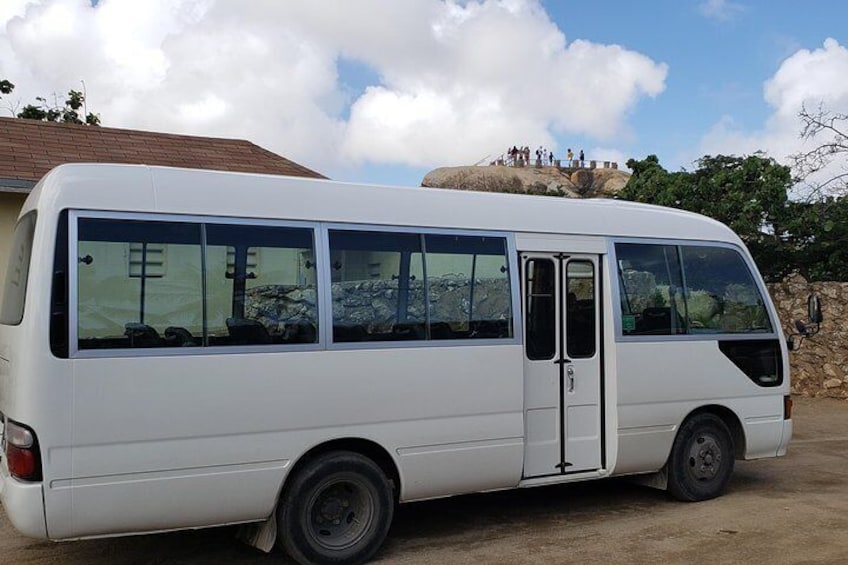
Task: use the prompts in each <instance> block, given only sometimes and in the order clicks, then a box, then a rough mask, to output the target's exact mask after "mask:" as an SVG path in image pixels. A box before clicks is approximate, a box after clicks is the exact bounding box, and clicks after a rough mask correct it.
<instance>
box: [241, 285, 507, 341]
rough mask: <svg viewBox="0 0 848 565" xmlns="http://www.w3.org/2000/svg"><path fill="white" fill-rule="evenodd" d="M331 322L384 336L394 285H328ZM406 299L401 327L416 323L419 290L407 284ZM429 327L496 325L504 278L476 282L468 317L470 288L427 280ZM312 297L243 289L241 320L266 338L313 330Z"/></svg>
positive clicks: (393, 310)
mask: <svg viewBox="0 0 848 565" xmlns="http://www.w3.org/2000/svg"><path fill="white" fill-rule="evenodd" d="M332 288H333V290H332V296H333V319H334V320H335V321H336V322H337V323H338V324H339V325H342V326H354V325H362V326H364V329H365V330H366V331H368V332H369V333H377V332H390V331H391V330H392V327H393V326H394V325H395V322H396V321H397V320H396V318H397V310H398V300H399V299H400V292H399V288H398V281H397V280H373V281H371V280H369V281H351V282H334V283H333V286H332ZM407 296H408V305H407V309H406V311H407V322H422V321H423V320H424V318H425V316H424V285H423V284H422V282H421V281H412V283H411V285H410V288H409V292H408V293H407ZM429 300H430V321H431V322H433V323H436V322H448V323H450V324H451V326H457V325H461V323H462V322H463V321H465V322H466V323H467V322H468V321H469V319H470V320H472V321H480V320H487V321H502V320H506V319H507V318H508V317H509V316H510V310H511V304H510V292H509V284H508V282H507V279H506V277H504V278H502V279H478V280H477V282H476V284H475V286H474V297H473V301H474V304H473V308H474V311H473V312H471V311H470V309H471V307H472V304H471V283H470V281H469V280H468V279H466V278H449V277H433V278H431V279H430V284H429ZM316 305H317V296H316V293H315V290H314V289H312V288H301V287H296V286H287V285H267V286H261V287H256V288H252V289H249V290H248V291H247V296H246V300H245V317H247V318H250V319H253V320H258V321H259V322H261V323H262V325H264V326H265V327H266V329H267V330H268V332H269V333H270V334H271V335H277V334H283V333H285V332H286V329H287V327H289V326H293V325H301V324H312V325H313V326H317V307H316Z"/></svg>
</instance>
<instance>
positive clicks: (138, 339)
mask: <svg viewBox="0 0 848 565" xmlns="http://www.w3.org/2000/svg"><path fill="white" fill-rule="evenodd" d="M124 335H125V336H127V337H128V338H129V340H130V347H160V346H162V345H163V344H164V343H163V341H162V338H161V337H159V332H157V331H156V328H154V327H153V326H148V325H147V324H142V323H139V322H129V323H127V324H124Z"/></svg>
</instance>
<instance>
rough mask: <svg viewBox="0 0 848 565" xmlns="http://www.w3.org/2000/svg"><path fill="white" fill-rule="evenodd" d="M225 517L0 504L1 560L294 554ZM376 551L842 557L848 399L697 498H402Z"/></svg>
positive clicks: (604, 492) (541, 558) (802, 419)
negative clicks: (141, 516)
mask: <svg viewBox="0 0 848 565" xmlns="http://www.w3.org/2000/svg"><path fill="white" fill-rule="evenodd" d="M232 534H233V529H231V528H219V529H213V530H202V531H196V532H180V533H174V534H162V535H152V536H141V537H132V538H115V539H106V540H92V541H81V542H67V543H52V542H43V541H35V540H30V539H27V538H24V537H22V536H20V535H19V534H18V533H17V532H15V531H14V530H13V529H12V527H11V525H10V524H9V522H8V520H6V517H5V514H3V513H0V563H10V564H12V563H14V564H34V563H38V564H59V563H61V564H63V565H76V564H83V563H85V564H99V563H108V564H110V565H112V564H115V565H123V564H168V565H177V564H201V563H202V564H213V565H214V564H224V563H245V564H254V563H255V564H260V563H261V564H269V563H289V561H288V560H287V559H285V558H284V557H283V556H282V555H281V554H279V553H272V554H270V555H265V554H262V553H260V552H258V551H257V550H254V549H252V548H250V547H247V546H245V545H242V544H241V543H239V542H238V541H236V540H235V539H234V538H233V536H232ZM377 562H378V563H386V564H390V563H399V564H410V565H411V564H436V565H444V564H447V563H451V564H453V563H468V564H470V563H474V564H477V563H495V564H513V563H651V564H653V563H681V564H682V563H768V564H769V565H775V564H781V563H793V564H794V563H833V564H836V563H839V564H842V563H846V562H848V402H845V401H837V400H831V399H807V398H796V400H795V436H794V440H793V442H792V444H791V445H790V451H789V454H788V456H787V457H784V458H779V459H768V460H763V461H750V462H737V467H736V472H735V474H734V477H733V479H732V480H731V483H730V486H729V489H728V492H727V494H726V495H725V496H723V497H721V498H719V499H716V500H712V501H708V502H701V503H695V504H686V503H681V502H674V501H672V500H670V499H669V498H668V497H667V496H666V495H665V493H663V492H660V491H655V490H652V489H649V488H645V487H640V486H636V485H633V484H631V483H628V482H626V481H621V480H611V481H600V482H593V483H581V484H574V485H565V486H558V487H547V488H537V489H527V490H516V491H509V492H503V493H495V494H483V495H472V496H463V497H457V498H453V499H447V500H441V501H432V502H424V503H418V504H410V505H404V506H401V507H400V510H399V511H398V513H397V514H396V519H395V523H394V525H393V527H392V530H391V532H390V533H389V538H388V540H387V541H386V544H385V545H384V547H383V549H382V551H381V552H380V553H379V554H378V558H377Z"/></svg>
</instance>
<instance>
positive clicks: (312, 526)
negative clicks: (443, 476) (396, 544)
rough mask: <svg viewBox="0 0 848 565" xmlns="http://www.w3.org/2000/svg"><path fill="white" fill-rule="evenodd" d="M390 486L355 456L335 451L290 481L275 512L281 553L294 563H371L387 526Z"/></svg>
mask: <svg viewBox="0 0 848 565" xmlns="http://www.w3.org/2000/svg"><path fill="white" fill-rule="evenodd" d="M393 513H394V497H393V493H392V486H391V483H390V482H389V480H388V479H387V478H386V475H385V473H383V471H382V469H380V467H379V466H378V465H377V464H376V463H374V462H373V461H371V460H370V459H368V458H366V457H363V456H362V455H359V454H358V453H353V452H348V451H335V452H330V453H325V454H323V455H320V456H318V457H317V458H316V459H314V460H313V461H310V462H309V463H308V464H307V465H306V466H305V467H304V468H303V469H301V470H300V471H299V472H298V473H297V475H296V476H295V477H294V478H293V479H292V482H291V484H289V485H288V486H287V487H286V489H285V493H284V494H283V498H282V500H281V501H280V506H279V509H278V516H277V517H278V521H277V524H278V526H277V528H278V534H279V537H280V538H281V540H282V545H283V548H284V549H285V551H286V553H288V554H289V555H290V556H291V557H292V558H294V559H295V560H296V561H298V562H299V563H317V564H324V563H326V564H331V563H332V564H353V563H363V562H365V561H367V560H368V559H370V558H371V557H373V555H374V554H375V553H376V552H377V550H378V549H379V548H380V546H381V545H382V543H383V540H385V538H386V534H387V533H388V531H389V526H390V525H391V522H392V515H393Z"/></svg>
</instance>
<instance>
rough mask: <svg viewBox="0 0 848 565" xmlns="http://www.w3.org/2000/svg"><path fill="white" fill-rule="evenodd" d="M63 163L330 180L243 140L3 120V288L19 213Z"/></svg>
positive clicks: (0, 243) (0, 137)
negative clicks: (47, 175)
mask: <svg viewBox="0 0 848 565" xmlns="http://www.w3.org/2000/svg"><path fill="white" fill-rule="evenodd" d="M63 163H129V164H144V165H159V166H166V167H184V168H191V169H214V170H218V171H236V172H245V173H264V174H272V175H286V176H298V177H310V178H326V177H325V176H324V175H322V174H320V173H318V172H316V171H313V170H312V169H309V168H307V167H304V166H303V165H300V164H298V163H295V162H294V161H291V160H289V159H286V158H285V157H281V156H280V155H277V154H276V153H272V152H270V151H268V150H267V149H263V148H262V147H259V146H258V145H256V144H254V143H251V142H249V141H245V140H241V139H222V138H212V137H196V136H191V135H175V134H169V133H159V132H151V131H139V130H129V129H116V128H106V127H95V126H85V125H75V124H57V123H52V122H39V121H35V120H23V119H18V118H0V284H2V283H3V281H4V280H5V272H6V260H7V257H8V252H9V249H8V248H9V245H11V236H12V231H13V229H14V225H15V220H16V218H17V216H18V212H19V211H20V209H21V206H22V205H23V203H24V200H25V199H26V196H27V194H29V192H30V191H31V190H32V188H33V187H34V186H35V184H36V183H37V182H38V180H39V179H40V178H41V177H42V176H44V174H45V173H47V171H49V170H50V169H52V168H53V167H55V166H57V165H61V164H63Z"/></svg>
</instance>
